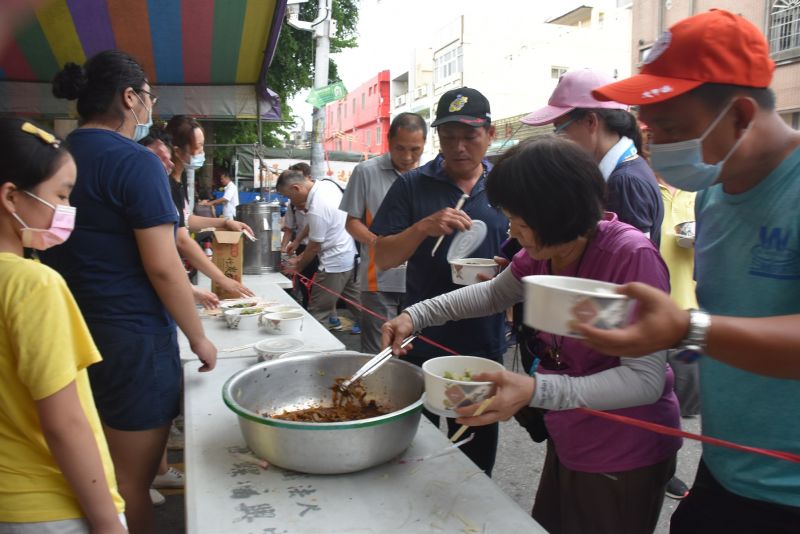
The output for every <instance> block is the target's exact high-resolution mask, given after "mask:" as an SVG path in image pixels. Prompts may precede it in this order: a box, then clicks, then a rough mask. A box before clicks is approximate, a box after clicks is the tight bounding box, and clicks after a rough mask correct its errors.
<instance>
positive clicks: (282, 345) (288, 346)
mask: <svg viewBox="0 0 800 534" xmlns="http://www.w3.org/2000/svg"><path fill="white" fill-rule="evenodd" d="M256 345H257V346H258V348H259V349H261V350H263V351H264V352H269V353H271V354H276V355H277V354H283V353H285V352H289V351H290V350H297V349H299V348H302V347H303V346H304V345H305V343H304V342H303V340H301V339H297V338H296V337H286V336H281V337H276V338H274V339H272V338H271V339H264V340H262V341H259V342H258V343H256Z"/></svg>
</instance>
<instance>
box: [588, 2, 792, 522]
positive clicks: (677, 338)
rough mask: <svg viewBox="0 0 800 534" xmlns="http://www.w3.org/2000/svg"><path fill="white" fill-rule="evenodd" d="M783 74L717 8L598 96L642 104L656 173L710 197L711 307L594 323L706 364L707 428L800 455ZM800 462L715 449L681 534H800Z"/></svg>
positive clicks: (702, 255)
mask: <svg viewBox="0 0 800 534" xmlns="http://www.w3.org/2000/svg"><path fill="white" fill-rule="evenodd" d="M774 68H775V65H774V63H773V62H772V60H771V59H770V55H769V46H768V45H767V42H766V40H765V39H764V36H763V35H762V34H761V33H760V32H759V30H758V29H757V28H756V27H755V26H753V25H752V24H751V23H749V22H748V21H747V20H745V19H744V18H742V17H740V16H737V15H734V14H732V13H729V12H727V11H722V10H712V11H709V12H707V13H702V14H700V15H696V16H693V17H690V18H688V19H685V20H682V21H680V22H678V23H677V24H675V25H674V26H672V27H671V28H670V29H669V31H667V32H665V33H664V34H663V35H662V36H661V38H660V39H659V40H658V41H657V42H656V44H655V45H654V46H653V48H652V51H651V53H650V55H649V56H648V58H647V60H646V61H645V65H644V66H643V67H642V70H641V73H640V74H639V75H637V76H633V77H631V78H629V79H627V80H622V81H619V82H616V83H612V84H610V85H606V86H604V87H601V88H598V89H596V90H595V91H594V93H593V94H594V95H595V96H596V97H597V98H598V99H610V100H614V101H617V102H623V103H626V104H636V105H639V106H641V118H642V120H643V121H644V122H646V123H647V125H648V126H649V127H650V128H651V130H652V134H653V144H652V145H651V147H650V148H651V153H652V154H651V158H652V164H653V168H654V170H655V171H656V173H658V174H660V175H661V176H662V177H663V178H664V179H665V180H666V181H667V182H669V183H670V184H671V185H672V186H675V187H677V188H679V189H683V190H687V191H699V193H698V195H697V200H696V212H697V235H696V242H695V253H696V260H695V265H696V271H695V272H696V279H697V298H698V302H699V305H700V307H701V310H688V311H687V310H680V309H679V308H678V307H677V306H676V305H675V304H674V303H673V301H672V300H671V299H670V298H669V296H668V295H666V294H665V293H662V292H660V291H657V290H655V289H652V288H649V287H647V286H643V285H641V284H630V285H628V286H625V287H624V289H623V290H622V292H623V293H625V294H627V295H629V296H631V297H633V298H636V299H637V300H639V301H640V308H639V310H640V311H639V314H638V320H637V321H636V323H634V324H632V325H630V326H628V327H626V328H623V329H619V330H611V331H603V330H598V329H595V328H590V327H581V330H582V332H583V333H584V334H585V335H586V337H587V343H588V344H589V345H591V346H592V347H594V348H596V349H598V350H601V351H602V352H605V353H607V354H617V355H620V356H638V355H643V354H650V353H652V352H655V351H657V350H662V349H667V348H675V347H677V348H681V349H685V351H684V355H687V356H694V357H696V356H697V355H699V354H704V355H705V356H703V357H700V359H699V362H700V375H701V397H702V416H703V432H704V433H706V434H707V435H709V436H713V437H716V438H722V439H725V440H729V441H733V442H736V443H742V444H746V445H750V446H753V447H760V448H766V449H777V450H783V451H788V452H793V453H795V454H797V453H800V424H798V417H797V409H798V406H800V239H799V237H800V218H799V217H798V216H797V209H798V199H800V133H798V132H796V131H794V130H792V129H791V128H789V127H788V126H787V125H786V123H785V122H784V121H783V120H782V119H781V117H780V116H779V115H778V113H777V112H776V111H775V96H774V94H773V92H772V91H771V90H770V89H769V84H770V82H771V80H772V73H773V71H774ZM798 529H800V464H797V463H791V462H787V461H782V460H777V459H773V458H770V457H767V456H761V455H756V454H752V453H745V452H738V451H734V450H731V449H725V448H721V447H716V446H707V445H706V446H704V448H703V457H702V461H701V463H700V466H699V468H698V472H697V477H696V480H695V483H694V486H693V488H692V491H691V493H690V495H689V497H688V498H687V499H685V500H684V501H682V502H681V504H680V506H679V507H678V510H677V511H676V512H675V514H674V515H673V518H672V531H673V532H681V533H683V532H726V533H730V532H798Z"/></svg>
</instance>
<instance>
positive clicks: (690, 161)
mask: <svg viewBox="0 0 800 534" xmlns="http://www.w3.org/2000/svg"><path fill="white" fill-rule="evenodd" d="M733 102H734V101H733V100H731V102H730V103H728V105H727V106H725V109H723V110H722V112H721V113H720V114H719V115H718V116H717V118H716V119H714V122H712V123H711V125H710V126H709V127H708V128H706V131H705V132H703V135H701V136H700V137H698V138H696V139H688V140H686V141H679V142H677V143H661V144H655V143H654V144H651V145H650V161H651V162H652V165H653V170H654V171H655V172H656V174H659V175H661V177H662V178H664V180H665V181H666V182H667V183H668V184H669V185H671V186H673V187H677V188H678V189H682V190H683V191H701V190H703V189H706V188H708V187H711V186H712V185H714V184H715V183H716V181H717V180H718V179H719V175H720V173H721V172H722V167H723V166H724V165H725V162H726V161H728V159H729V158H730V157H731V156H732V155H733V153H734V152H735V151H736V149H737V148H739V144H740V143H741V142H742V139H744V137H745V136H746V135H747V132H749V131H750V127H751V126H753V123H754V121H750V124H748V125H747V128H745V131H744V132H743V133H742V135H741V136H740V137H739V139H737V140H736V143H734V145H733V146H732V147H731V149H730V150H729V151H728V153H727V154H726V155H725V157H724V158H722V159H721V160H720V161H718V162H717V163H713V164H711V163H706V162H705V161H703V139H705V138H706V136H707V135H708V134H709V133H710V132H711V131H712V130H713V129H714V127H715V126H716V125H717V124H718V123H719V121H720V120H722V117H724V116H725V114H726V113H727V112H728V110H729V109H730V108H731V106H732V105H733Z"/></svg>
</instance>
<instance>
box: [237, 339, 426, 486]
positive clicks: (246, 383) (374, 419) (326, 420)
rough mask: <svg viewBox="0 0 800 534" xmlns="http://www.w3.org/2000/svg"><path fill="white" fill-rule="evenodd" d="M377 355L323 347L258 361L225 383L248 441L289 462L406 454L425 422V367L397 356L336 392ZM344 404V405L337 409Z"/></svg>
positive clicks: (337, 468) (342, 463) (325, 470)
mask: <svg viewBox="0 0 800 534" xmlns="http://www.w3.org/2000/svg"><path fill="white" fill-rule="evenodd" d="M371 357H372V355H370V354H360V353H356V352H320V353H315V354H307V355H304V356H296V357H293V358H288V359H276V360H271V361H267V362H262V363H259V364H256V365H254V366H252V367H248V368H247V369H243V370H242V371H239V372H237V373H236V374H234V375H233V376H231V377H230V378H229V379H228V380H227V382H226V383H225V385H224V387H223V389H222V398H223V400H224V402H225V404H226V405H227V406H228V408H230V409H231V410H232V411H233V412H234V413H235V414H236V415H237V416H238V418H239V427H240V429H241V431H242V435H243V436H244V440H245V442H246V443H247V446H248V447H250V449H251V450H252V451H253V452H254V453H255V454H256V455H257V456H258V457H260V458H263V459H264V460H266V461H268V462H269V463H271V464H274V465H277V466H279V467H282V468H284V469H291V470H294V471H301V472H304V473H315V474H336V473H351V472H354V471H360V470H362V469H367V468H369V467H373V466H376V465H379V464H382V463H384V462H387V461H389V460H391V459H392V458H395V457H397V456H398V455H400V454H401V453H402V452H403V451H404V450H405V449H407V448H408V446H409V445H410V444H411V442H412V441H413V439H414V436H415V435H416V433H417V428H418V427H419V421H420V415H421V411H422V402H423V400H422V397H423V392H424V386H423V378H422V371H421V370H420V369H419V368H418V367H416V366H414V365H412V364H410V363H408V362H404V361H401V360H398V359H396V358H392V359H391V360H390V361H388V362H386V363H385V364H384V365H383V366H381V367H380V369H378V370H377V371H375V372H374V373H373V374H371V375H369V376H368V377H366V378H364V379H363V380H362V381H360V382H359V383H358V384H356V385H354V386H351V389H352V388H353V387H356V386H357V387H358V388H360V389H356V390H353V391H352V393H353V395H352V396H350V397H349V398H343V397H341V396H338V395H337V397H334V393H335V392H334V385H335V383H336V381H337V379H339V380H342V379H344V378H347V377H350V376H351V375H352V374H353V373H354V372H355V371H356V370H357V369H358V368H359V367H361V366H362V365H364V364H365V363H366V362H367V361H368V360H369V359H370V358H371ZM337 406H338V407H339V409H337Z"/></svg>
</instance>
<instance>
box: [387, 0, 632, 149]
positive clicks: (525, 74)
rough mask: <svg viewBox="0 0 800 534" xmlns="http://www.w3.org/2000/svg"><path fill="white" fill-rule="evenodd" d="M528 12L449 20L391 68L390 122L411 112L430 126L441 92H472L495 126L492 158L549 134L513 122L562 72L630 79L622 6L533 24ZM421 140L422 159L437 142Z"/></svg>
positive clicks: (604, 4)
mask: <svg viewBox="0 0 800 534" xmlns="http://www.w3.org/2000/svg"><path fill="white" fill-rule="evenodd" d="M620 6H621V7H620ZM626 6H627V7H626ZM534 8H535V6H534V5H533V3H530V4H528V3H526V2H520V3H519V5H518V9H517V12H514V13H510V14H509V16H506V17H486V16H485V14H484V15H483V16H481V15H480V14H464V15H456V16H454V18H453V19H451V20H450V21H449V22H447V23H446V24H445V25H444V26H443V27H442V28H441V29H440V30H439V31H437V32H434V35H435V37H434V38H433V40H432V41H431V43H430V48H424V49H419V50H417V51H415V54H414V57H413V59H412V63H410V64H408V65H406V66H405V67H404V68H403V67H402V66H400V68H399V69H395V68H393V70H392V72H393V73H399V74H396V75H395V76H394V78H393V80H392V106H393V107H392V115H395V114H397V113H400V112H402V111H415V112H417V113H420V114H422V115H423V116H426V117H428V118H429V119H430V120H433V118H434V117H433V116H434V114H435V107H436V103H437V102H438V100H439V97H440V96H441V95H442V93H444V92H446V91H448V90H450V89H454V88H458V87H462V86H468V87H473V88H475V89H478V90H479V91H481V92H482V93H483V94H484V95H486V97H487V98H488V99H489V101H490V102H491V105H492V120H493V122H494V123H495V124H496V125H497V126H498V131H497V135H496V140H495V142H494V144H493V146H492V147H491V148H490V151H489V153H490V155H492V154H497V153H501V152H503V151H504V150H505V149H507V148H510V147H511V146H513V145H514V144H516V143H518V142H519V140H520V139H523V138H526V137H531V136H534V135H537V134H540V133H542V132H544V131H550V130H552V128H533V127H529V126H525V125H523V124H522V123H520V122H519V118H521V117H522V116H524V115H525V114H526V113H529V112H530V111H533V110H534V109H537V108H539V107H542V106H544V105H545V104H547V101H548V99H549V97H550V94H551V93H552V92H553V89H554V88H555V86H556V84H557V83H558V79H559V77H560V76H561V75H562V74H564V73H565V72H567V71H569V70H574V69H578V68H583V67H592V68H596V69H600V70H603V71H605V72H607V73H608V74H609V75H611V76H614V77H616V78H624V77H627V76H629V75H630V73H631V64H630V50H631V40H630V35H631V10H630V8H629V5H628V3H625V2H622V3H620V2H618V1H602V0H600V1H597V2H593V6H586V5H584V6H581V7H579V8H576V9H573V10H571V11H569V12H566V13H564V14H562V15H560V16H557V17H554V18H552V19H550V20H548V21H541V22H536V21H535V20H534V18H533V17H532V16H529V14H528V13H527V12H526V9H534ZM426 54H427V56H426ZM429 138H430V141H429V142H430V144H431V146H430V148H429V150H427V151H426V155H427V156H432V155H435V154H436V153H437V152H438V144H437V143H438V139H437V137H436V136H435V135H431V136H429Z"/></svg>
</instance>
